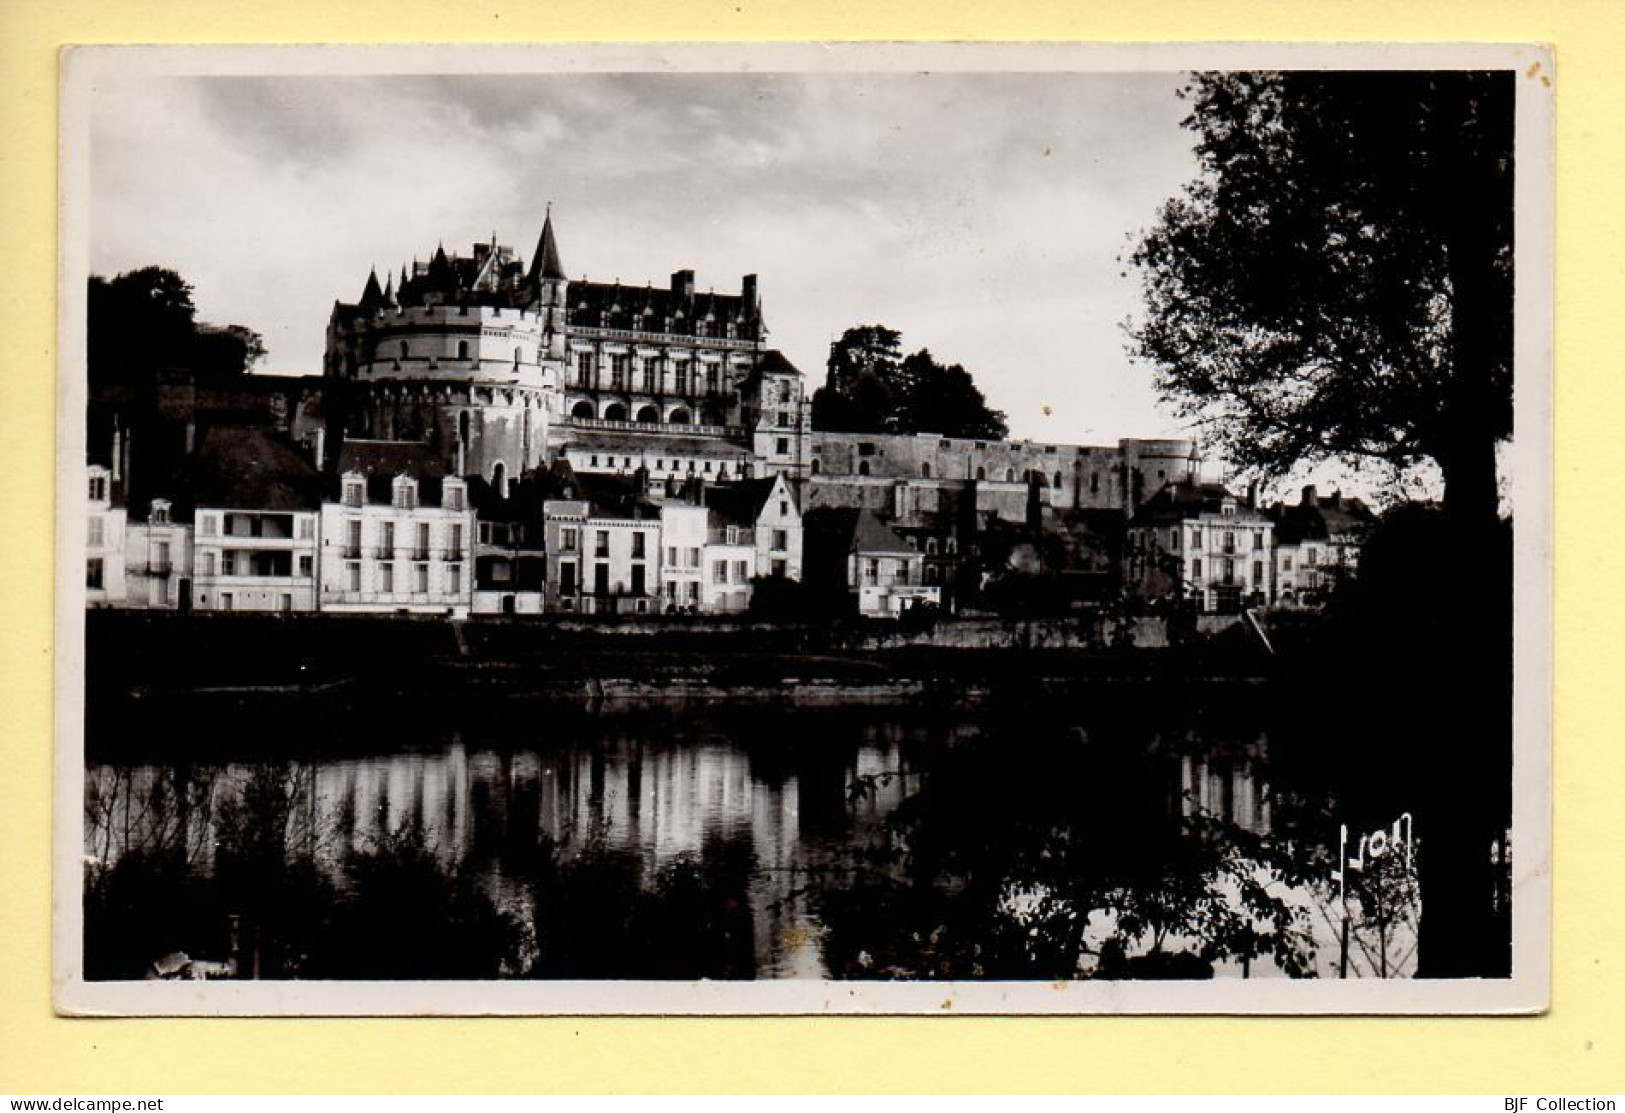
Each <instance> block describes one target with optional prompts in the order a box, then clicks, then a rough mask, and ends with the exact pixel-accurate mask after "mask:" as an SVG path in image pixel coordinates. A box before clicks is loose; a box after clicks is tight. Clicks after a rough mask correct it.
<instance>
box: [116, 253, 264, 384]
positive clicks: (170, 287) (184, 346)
mask: <svg viewBox="0 0 1625 1113" xmlns="http://www.w3.org/2000/svg"><path fill="white" fill-rule="evenodd" d="M88 294H89V302H88V307H89V314H88V315H89V319H88V321H87V327H88V330H89V331H88V334H87V337H86V342H87V357H88V362H89V374H90V382H91V383H92V384H93V385H100V384H108V383H141V382H147V381H150V380H151V379H152V377H153V375H155V374H156V373H157V372H159V371H190V372H192V373H194V374H196V375H197V376H198V377H199V378H202V379H223V378H230V377H232V376H235V375H241V374H243V373H244V372H246V371H247V370H248V369H249V368H251V367H252V366H253V365H254V364H255V363H257V362H258V361H259V360H260V359H261V358H263V357H264V355H265V344H264V341H263V339H262V338H261V336H260V335H259V333H257V332H255V331H253V330H252V329H248V328H244V327H243V326H242V325H224V326H217V325H208V324H202V323H200V322H199V321H198V320H197V308H196V306H195V305H194V304H193V303H192V287H191V286H190V285H189V284H188V283H187V282H186V280H185V279H183V278H182V277H181V276H180V275H178V274H176V273H175V272H174V271H171V270H165V269H164V268H162V267H143V268H141V269H140V270H134V271H128V272H126V273H124V274H121V275H119V276H118V277H116V278H112V279H106V278H101V277H99V276H96V275H92V276H91V278H90V285H89V291H88Z"/></svg>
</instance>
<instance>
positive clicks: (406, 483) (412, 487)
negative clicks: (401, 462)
mask: <svg viewBox="0 0 1625 1113" xmlns="http://www.w3.org/2000/svg"><path fill="white" fill-rule="evenodd" d="M394 502H395V507H396V509H398V510H411V509H413V508H415V507H416V506H417V504H418V485H417V482H416V480H412V479H408V478H407V477H406V476H401V477H400V478H399V479H397V480H395V499H394Z"/></svg>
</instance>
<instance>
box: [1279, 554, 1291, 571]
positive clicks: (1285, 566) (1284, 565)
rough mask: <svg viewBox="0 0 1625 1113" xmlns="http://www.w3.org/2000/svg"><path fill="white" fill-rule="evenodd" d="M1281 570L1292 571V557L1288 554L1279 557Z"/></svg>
mask: <svg viewBox="0 0 1625 1113" xmlns="http://www.w3.org/2000/svg"><path fill="white" fill-rule="evenodd" d="M1281 571H1283V572H1290V571H1292V558H1291V557H1290V556H1283V557H1282V558H1281Z"/></svg>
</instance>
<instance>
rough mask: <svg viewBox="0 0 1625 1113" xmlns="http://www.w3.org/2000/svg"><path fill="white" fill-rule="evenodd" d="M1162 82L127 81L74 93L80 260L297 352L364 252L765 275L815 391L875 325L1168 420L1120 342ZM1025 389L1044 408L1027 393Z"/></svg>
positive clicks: (298, 358)
mask: <svg viewBox="0 0 1625 1113" xmlns="http://www.w3.org/2000/svg"><path fill="white" fill-rule="evenodd" d="M1178 81H1179V79H1178V77H1177V75H1170V74H1154V75H1145V74H1138V75H1136V74H1126V75H1125V74H1112V75H1078V74H971V73H954V74H927V75H922V74H845V75H809V74H772V73H768V74H754V73H748V74H665V73H647V74H632V75H626V74H620V75H617V74H572V75H542V76H537V75H524V76H505V75H476V76H452V75H444V76H427V77H424V76H417V77H252V78H245V77H229V78H228V77H210V78H189V79H180V78H163V79H143V80H140V81H128V82H123V83H115V84H111V85H109V86H107V87H106V88H104V89H102V90H101V91H100V92H99V93H98V95H97V98H96V105H95V112H94V123H93V127H94V131H93V137H92V146H93V190H92V194H93V196H92V214H91V216H92V224H93V228H92V240H93V249H92V266H93V268H94V269H96V270H98V271H99V272H103V273H106V272H113V271H118V270H123V269H129V268H132V267H136V266H141V265H145V264H148V263H159V264H162V265H165V266H171V267H174V268H175V269H177V270H179V271H180V272H181V273H182V274H184V275H185V276H186V277H187V278H188V279H189V280H190V281H191V282H192V283H193V284H194V286H195V287H196V298H197V302H198V305H199V309H200V312H201V313H202V315H203V316H204V317H205V318H208V319H212V320H217V321H234V322H240V323H242V324H246V325H249V326H250V327H253V328H257V329H259V330H260V331H262V332H263V333H264V334H265V335H266V339H267V344H268V346H269V348H270V350H271V356H270V359H269V365H270V367H271V368H272V369H274V370H279V371H288V372H306V373H314V372H315V371H317V370H318V369H319V368H320V366H321V356H322V345H323V342H324V330H325V325H326V320H327V315H328V311H329V309H330V308H331V305H332V302H333V301H334V299H339V298H342V299H345V300H351V299H354V298H355V297H356V296H357V295H358V294H359V292H360V289H361V285H362V283H363V281H364V280H365V278H366V274H367V269H368V268H369V267H370V266H373V265H375V264H376V265H377V266H378V267H379V268H380V273H382V272H383V271H384V270H386V269H387V270H393V269H395V268H397V267H399V266H400V265H401V263H403V262H408V261H409V260H410V259H411V258H412V257H413V255H414V254H415V255H416V256H418V257H419V258H425V257H427V255H428V254H429V253H430V252H432V251H433V250H434V248H435V245H436V244H437V243H439V242H444V243H445V244H446V246H447V248H448V249H455V250H463V251H466V250H467V246H468V244H469V243H470V242H472V241H474V240H476V239H479V240H484V239H488V238H489V237H490V236H491V235H492V234H493V232H494V233H495V234H496V235H497V236H498V238H499V239H500V240H501V241H502V242H504V243H511V244H513V245H514V246H515V247H516V248H518V250H520V252H521V253H523V254H526V255H528V254H529V252H530V251H531V249H532V248H533V246H534V244H535V238H536V235H537V232H538V230H539V228H540V224H541V217H542V213H543V210H544V208H545V206H546V204H547V203H548V202H549V201H551V202H553V203H554V206H555V207H554V213H555V221H556V223H557V225H558V228H559V232H560V237H561V247H562V251H563V256H564V263H565V267H566V270H567V271H568V273H569V274H570V275H571V276H572V277H579V276H582V275H589V276H591V277H593V278H595V279H606V280H607V279H611V278H620V279H622V280H623V281H626V282H629V283H634V284H641V283H643V282H644V281H648V280H652V281H654V282H657V283H662V282H664V281H665V280H666V276H667V275H669V274H670V272H671V271H673V270H676V269H679V268H682V267H692V268H694V269H696V270H697V271H698V272H699V283H700V285H701V287H702V288H704V287H707V286H711V285H713V284H714V285H715V286H716V288H718V289H720V290H731V289H737V287H738V282H739V276H740V275H742V274H745V273H757V274H759V275H760V276H761V282H762V290H763V296H764V298H765V299H766V303H767V310H768V317H769V324H770V326H771V327H772V328H773V330H774V341H775V343H777V344H779V345H781V346H782V347H783V348H784V349H785V351H786V353H787V355H789V357H790V358H791V359H792V360H793V361H794V362H796V363H797V364H798V365H799V366H801V367H802V369H803V370H804V371H806V372H807V373H808V375H809V378H810V379H811V380H812V382H813V384H814V385H816V384H817V383H818V382H820V381H821V379H822V364H823V359H824V355H825V353H826V351H827V345H828V342H829V339H830V338H831V336H833V335H837V334H839V333H840V332H841V331H842V330H843V329H845V328H846V327H848V326H850V325H853V324H857V323H863V322H883V323H886V324H888V325H891V326H892V327H896V328H900V329H902V330H903V332H904V339H905V342H906V343H907V344H908V345H910V346H911V347H920V346H928V347H930V348H931V350H932V351H933V352H934V353H936V354H937V355H938V356H939V358H943V359H948V360H953V361H957V362H962V363H964V364H965V365H966V367H968V368H969V369H970V370H971V371H972V373H973V374H975V375H976V377H977V380H978V382H979V383H981V384H982V386H983V388H984V390H986V392H987V393H988V395H989V396H990V398H991V399H992V400H993V401H994V403H995V404H996V405H999V406H1001V407H1002V408H1005V409H1006V410H1008V411H1009V412H1010V415H1011V419H1012V427H1013V429H1014V431H1015V432H1016V433H1017V434H1018V435H1026V436H1030V437H1034V438H1037V437H1045V438H1050V439H1059V440H1066V439H1085V438H1089V439H1093V440H1097V441H1098V440H1102V439H1104V440H1115V439H1116V438H1117V437H1119V436H1131V435H1148V434H1157V433H1164V432H1169V431H1171V427H1170V422H1169V420H1168V419H1167V417H1166V415H1163V414H1160V413H1159V412H1158V411H1157V410H1156V407H1155V404H1154V399H1153V397H1152V394H1151V391H1150V388H1149V375H1148V374H1147V373H1146V372H1145V371H1144V370H1143V369H1139V368H1134V367H1133V366H1131V365H1130V364H1129V363H1128V361H1127V358H1126V356H1125V355H1124V354H1123V345H1122V337H1121V334H1120V332H1119V329H1118V323H1119V322H1120V321H1121V320H1122V319H1123V318H1124V317H1125V316H1127V314H1128V313H1129V312H1132V310H1133V308H1134V305H1135V297H1136V292H1135V289H1134V287H1133V285H1132V283H1131V282H1129V281H1126V280H1125V279H1123V278H1122V277H1121V276H1120V273H1119V271H1120V268H1119V266H1118V263H1117V255H1118V254H1119V252H1120V251H1121V250H1122V248H1123V246H1124V240H1125V236H1127V235H1129V234H1131V233H1133V232H1134V231H1136V230H1138V229H1140V228H1143V227H1145V226H1147V225H1148V224H1149V223H1150V221H1151V220H1152V218H1153V217H1154V215H1155V207H1156V205H1157V203H1158V202H1159V201H1160V200H1161V199H1162V198H1164V197H1167V196H1169V195H1170V194H1171V193H1172V192H1173V191H1174V190H1175V189H1176V188H1177V187H1178V185H1179V184H1180V183H1181V182H1182V181H1184V180H1185V179H1187V178H1189V177H1190V176H1191V175H1192V174H1193V173H1194V161H1193V160H1192V158H1191V154H1190V146H1189V139H1188V136H1187V135H1186V134H1185V133H1184V132H1183V130H1182V129H1181V128H1180V126H1179V119H1180V115H1181V113H1182V107H1181V105H1180V104H1179V102H1178V101H1177V100H1176V98H1175V97H1174V96H1173V91H1174V89H1175V88H1176V87H1177V85H1178ZM1045 405H1048V406H1049V407H1050V409H1051V413H1050V414H1049V415H1048V416H1045V415H1044V414H1043V410H1042V407H1043V406H1045Z"/></svg>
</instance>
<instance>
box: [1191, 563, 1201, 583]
mask: <svg viewBox="0 0 1625 1113" xmlns="http://www.w3.org/2000/svg"><path fill="white" fill-rule="evenodd" d="M1191 578H1192V579H1196V580H1199V579H1201V578H1202V562H1201V561H1200V560H1193V561H1191Z"/></svg>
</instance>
